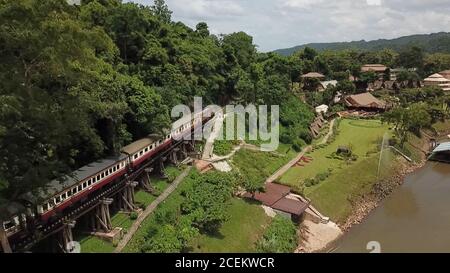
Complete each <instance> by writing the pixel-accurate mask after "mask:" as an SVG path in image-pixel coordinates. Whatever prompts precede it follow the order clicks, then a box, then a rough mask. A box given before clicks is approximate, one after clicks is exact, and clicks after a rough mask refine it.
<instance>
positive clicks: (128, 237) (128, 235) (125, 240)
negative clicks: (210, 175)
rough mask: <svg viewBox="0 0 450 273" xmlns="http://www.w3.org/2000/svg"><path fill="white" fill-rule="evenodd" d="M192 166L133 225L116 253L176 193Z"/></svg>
mask: <svg viewBox="0 0 450 273" xmlns="http://www.w3.org/2000/svg"><path fill="white" fill-rule="evenodd" d="M191 169H192V166H189V167H188V168H186V169H185V170H184V171H183V172H182V173H181V174H180V175H179V176H178V177H177V178H176V179H175V181H173V182H172V183H171V184H170V186H169V187H168V188H167V189H166V190H165V191H164V192H163V193H162V194H161V195H160V196H158V198H156V200H155V201H153V203H151V204H150V205H149V206H148V207H147V208H146V209H145V211H144V212H143V213H141V215H139V217H138V218H137V219H136V221H135V222H134V223H133V225H132V226H131V227H130V229H129V230H128V232H127V234H125V236H124V237H123V238H122V239H121V240H120V242H119V244H118V245H117V247H116V249H115V250H114V253H119V252H121V251H122V250H123V249H124V248H125V246H126V245H127V244H128V242H129V241H130V240H131V238H133V235H134V233H136V231H137V230H138V229H139V227H140V226H141V224H142V222H144V220H145V219H146V218H147V217H148V216H149V215H150V214H151V213H152V212H153V211H154V210H155V209H156V208H157V207H158V205H159V204H161V202H163V201H164V200H166V198H167V197H168V196H169V195H170V194H171V193H172V192H174V191H175V189H176V188H177V187H178V186H179V185H180V184H181V182H182V181H183V180H184V179H185V178H186V176H187V175H188V174H189V172H190V171H191Z"/></svg>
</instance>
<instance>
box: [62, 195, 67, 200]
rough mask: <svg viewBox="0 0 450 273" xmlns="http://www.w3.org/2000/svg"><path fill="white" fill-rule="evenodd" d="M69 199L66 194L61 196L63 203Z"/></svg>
mask: <svg viewBox="0 0 450 273" xmlns="http://www.w3.org/2000/svg"><path fill="white" fill-rule="evenodd" d="M66 198H67V196H66V193H63V194H61V201H64V200H65V199H66Z"/></svg>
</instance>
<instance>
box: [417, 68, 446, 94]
mask: <svg viewBox="0 0 450 273" xmlns="http://www.w3.org/2000/svg"><path fill="white" fill-rule="evenodd" d="M444 72H445V71H444ZM423 83H424V85H425V86H439V87H441V88H442V89H443V90H444V91H450V80H449V79H447V78H445V77H444V76H442V75H441V74H438V73H436V74H433V75H431V76H429V77H428V78H426V79H424V80H423Z"/></svg>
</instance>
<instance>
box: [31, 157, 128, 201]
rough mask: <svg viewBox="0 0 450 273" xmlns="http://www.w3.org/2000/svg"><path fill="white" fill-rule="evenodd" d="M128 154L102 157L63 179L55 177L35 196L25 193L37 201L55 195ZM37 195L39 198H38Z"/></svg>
mask: <svg viewBox="0 0 450 273" xmlns="http://www.w3.org/2000/svg"><path fill="white" fill-rule="evenodd" d="M126 158H127V156H126V155H124V154H120V155H119V156H116V157H110V158H107V159H101V160H99V161H96V162H92V163H90V164H88V165H86V166H83V167H81V168H80V169H78V170H76V171H74V172H73V173H72V174H70V175H66V176H64V177H62V178H61V179H55V180H53V181H51V182H50V183H49V184H48V185H47V187H45V188H44V189H39V191H38V196H34V195H33V194H31V193H28V194H25V195H24V196H23V197H25V198H26V199H27V200H28V201H31V202H33V201H36V199H38V198H39V197H40V198H47V197H50V196H53V195H55V194H56V193H59V192H62V191H63V190H65V189H68V188H71V187H72V186H74V185H76V184H78V183H79V182H81V181H83V180H85V179H87V178H89V177H91V176H94V175H95V174H97V173H100V172H101V171H103V170H106V169H107V168H108V167H110V166H113V165H115V164H117V163H119V162H120V161H122V160H124V159H126ZM36 197H37V198H36Z"/></svg>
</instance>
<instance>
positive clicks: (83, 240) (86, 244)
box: [75, 235, 114, 253]
mask: <svg viewBox="0 0 450 273" xmlns="http://www.w3.org/2000/svg"><path fill="white" fill-rule="evenodd" d="M75 240H76V241H78V242H80V244H81V253H112V252H113V251H114V246H113V245H112V244H111V243H109V242H106V241H104V240H102V239H100V238H97V237H93V236H89V235H87V236H78V237H75Z"/></svg>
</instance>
